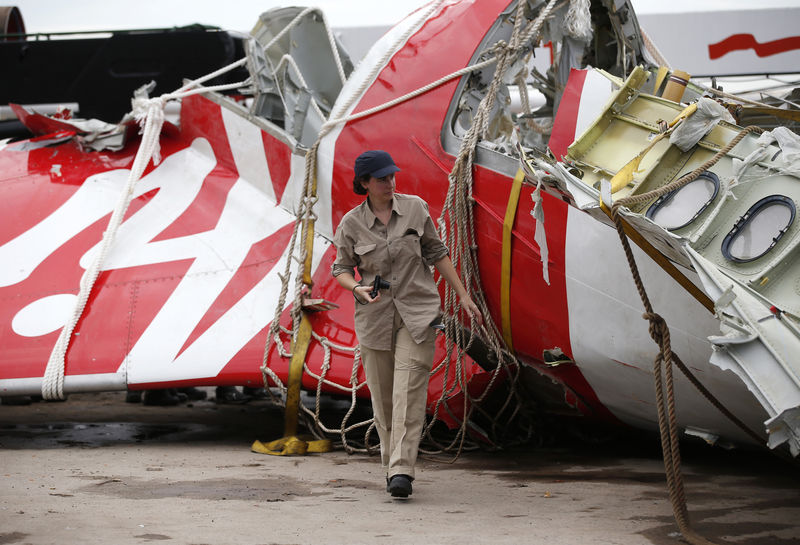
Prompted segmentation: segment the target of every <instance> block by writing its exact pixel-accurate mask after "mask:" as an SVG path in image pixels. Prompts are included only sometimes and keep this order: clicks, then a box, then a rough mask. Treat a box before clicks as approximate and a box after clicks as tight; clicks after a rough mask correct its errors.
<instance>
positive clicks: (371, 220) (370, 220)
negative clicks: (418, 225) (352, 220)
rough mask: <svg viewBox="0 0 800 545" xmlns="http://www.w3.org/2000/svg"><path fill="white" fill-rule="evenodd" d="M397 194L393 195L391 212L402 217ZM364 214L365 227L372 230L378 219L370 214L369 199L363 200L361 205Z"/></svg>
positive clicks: (372, 213) (373, 214)
mask: <svg viewBox="0 0 800 545" xmlns="http://www.w3.org/2000/svg"><path fill="white" fill-rule="evenodd" d="M397 201H398V199H397V193H395V196H394V198H393V199H392V212H394V213H395V214H397V215H398V216H402V215H403V212H402V210H401V209H400V204H399V203H398V202H397ZM361 206H362V208H363V212H364V221H366V223H367V227H368V228H370V229H372V227H373V226H374V225H375V222H376V221H378V217H377V216H376V215H375V213H374V212H372V208H370V207H369V197H367V198H366V199H364V202H363V203H361Z"/></svg>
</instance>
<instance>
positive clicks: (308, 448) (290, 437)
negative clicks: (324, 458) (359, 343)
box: [250, 312, 333, 456]
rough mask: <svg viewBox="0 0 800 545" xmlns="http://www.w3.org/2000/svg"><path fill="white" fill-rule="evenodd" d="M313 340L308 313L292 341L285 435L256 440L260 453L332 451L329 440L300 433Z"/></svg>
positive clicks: (280, 453) (292, 453)
mask: <svg viewBox="0 0 800 545" xmlns="http://www.w3.org/2000/svg"><path fill="white" fill-rule="evenodd" d="M310 342H311V320H309V319H308V315H307V314H306V313H305V312H304V313H303V317H302V319H301V320H300V327H299V329H298V332H297V337H296V339H295V340H294V341H293V342H292V360H291V363H290V364H289V380H288V387H287V390H286V409H285V413H284V428H283V429H284V432H283V437H282V438H280V439H276V440H275V441H270V442H269V443H262V442H261V441H258V440H256V441H255V442H253V445H252V446H251V447H250V449H251V450H252V451H253V452H258V453H260V454H272V455H275V456H289V455H303V454H307V453H309V452H330V451H331V450H332V448H333V447H332V445H331V442H330V441H329V440H327V439H322V440H315V439H314V438H313V437H311V436H297V418H298V414H299V410H300V384H301V381H302V378H303V365H304V364H305V361H306V354H307V353H308V345H309V343H310Z"/></svg>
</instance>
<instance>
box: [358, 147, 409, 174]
mask: <svg viewBox="0 0 800 545" xmlns="http://www.w3.org/2000/svg"><path fill="white" fill-rule="evenodd" d="M354 170H355V172H356V176H358V177H359V178H360V177H361V176H365V175H367V174H368V175H370V176H372V177H373V178H383V177H384V176H388V175H389V174H392V173H393V172H398V171H399V170H400V169H399V168H397V165H395V164H394V160H393V159H392V156H391V155H389V154H388V153H386V152H385V151H383V150H379V149H377V150H369V151H365V152H364V153H362V154H361V155H359V156H358V158H357V159H356V165H355V168H354Z"/></svg>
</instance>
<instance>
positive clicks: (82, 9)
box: [2, 0, 800, 33]
mask: <svg viewBox="0 0 800 545" xmlns="http://www.w3.org/2000/svg"><path fill="white" fill-rule="evenodd" d="M427 3H428V0H393V1H388V2H387V1H380V2H378V1H376V0H316V1H315V2H314V1H308V2H303V1H299V0H295V1H294V2H293V1H291V0H289V1H281V0H228V1H227V2H220V1H219V0H69V1H67V0H5V1H3V2H2V4H4V5H16V6H18V7H19V8H20V11H21V12H22V17H23V19H24V21H25V27H26V30H27V31H28V32H29V33H34V32H61V31H73V30H116V29H123V28H160V27H171V26H182V25H187V24H191V23H202V24H207V25H213V26H218V27H222V28H224V29H226V30H241V31H249V30H250V29H251V28H252V27H253V24H254V23H255V21H256V20H257V19H258V15H259V14H260V13H262V12H264V11H266V10H268V9H270V8H273V7H279V6H287V5H314V6H317V7H320V8H322V9H323V11H324V12H325V15H326V17H327V18H328V21H329V22H330V24H331V25H332V26H335V27H345V26H373V25H375V26H386V25H391V24H394V23H396V22H397V21H399V20H400V19H402V18H403V17H405V16H406V15H407V14H409V13H410V12H412V11H413V10H415V9H416V8H418V7H420V6H423V5H425V4H427ZM633 5H634V8H635V9H636V11H637V13H662V12H669V13H674V12H679V13H680V12H692V11H716V10H725V9H763V8H764V7H767V6H770V7H797V6H798V5H800V0H767V1H762V0H670V1H668V2H667V1H664V0H633Z"/></svg>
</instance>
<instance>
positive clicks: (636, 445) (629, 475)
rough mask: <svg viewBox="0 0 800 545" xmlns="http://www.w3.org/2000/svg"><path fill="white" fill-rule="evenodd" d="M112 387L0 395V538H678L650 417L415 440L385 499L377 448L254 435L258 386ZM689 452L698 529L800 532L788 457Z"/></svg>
mask: <svg viewBox="0 0 800 545" xmlns="http://www.w3.org/2000/svg"><path fill="white" fill-rule="evenodd" d="M210 392H211V393H212V394H213V389H210ZM124 398H125V394H124V393H122V392H116V393H103V394H81V395H72V396H70V398H69V400H67V401H65V402H58V403H53V402H39V403H33V404H31V405H28V406H8V405H0V483H2V484H1V485H0V545H3V544H17V543H19V544H35V545H40V544H41V545H46V544H59V545H61V544H64V543H67V544H71V543H80V544H85V545H94V544H109V543H115V544H128V543H154V542H172V543H181V544H191V545H201V544H214V545H216V544H227V543H231V544H233V543H236V544H237V545H242V544H273V545H293V544H314V545H317V544H361V543H364V544H367V543H369V544H375V543H387V544H389V543H391V544H405V543H408V544H419V543H433V544H458V545H468V544H489V543H491V544H505V543H509V544H510V543H513V544H518V543H539V542H541V543H547V544H548V545H559V544H569V545H577V544H584V543H586V544H593V545H595V544H596V545H601V544H609V545H611V544H615V545H629V544H631V545H632V544H655V545H666V544H678V543H683V542H682V541H681V539H680V537H681V536H680V535H679V534H678V532H677V527H676V526H675V523H674V520H673V518H672V512H671V506H670V502H669V498H668V492H667V488H666V484H665V479H664V469H663V463H662V461H661V458H660V450H659V443H658V438H657V437H656V436H652V435H649V434H636V435H630V434H629V435H625V436H623V437H622V438H620V439H618V440H616V441H610V442H606V443H604V444H594V443H588V442H587V443H580V442H575V441H569V442H563V441H562V442H556V443H554V444H552V445H549V446H546V447H535V446H525V447H522V446H521V447H515V448H512V449H508V450H505V451H501V452H481V451H476V452H468V453H465V454H463V455H462V456H461V457H460V458H459V459H458V460H457V461H455V462H453V463H450V462H451V456H448V455H441V456H421V458H420V462H419V466H418V471H417V478H416V480H415V481H414V494H413V495H412V497H411V498H409V499H408V500H393V499H392V498H391V497H390V496H389V495H388V494H387V493H386V491H385V482H384V476H383V475H382V473H381V468H380V463H379V461H378V459H377V458H376V457H374V456H372V457H370V456H367V455H360V454H358V455H348V454H347V453H345V452H344V451H343V450H336V451H334V452H331V453H328V454H315V455H309V456H302V457H277V456H268V455H263V454H256V453H253V452H251V451H250V449H249V447H250V444H251V443H252V442H253V440H254V439H261V440H272V439H276V438H278V437H280V436H281V434H282V433H281V432H282V426H283V415H282V412H281V410H280V409H279V408H278V407H276V406H274V405H273V404H271V403H269V402H263V401H260V402H252V403H249V404H246V405H218V404H216V403H214V402H213V401H210V400H206V401H199V402H194V403H189V404H184V405H181V406H177V407H148V406H143V405H142V404H130V403H125V401H124ZM683 470H684V475H685V482H686V494H687V497H688V500H689V512H690V515H691V520H692V523H693V525H694V527H695V529H696V530H697V531H698V532H699V533H700V534H701V535H703V536H705V537H707V538H709V539H712V540H714V541H716V542H718V543H724V542H727V543H736V544H743V545H767V544H769V545H788V544H800V468H798V465H797V464H795V463H789V462H785V461H783V460H780V459H778V458H777V457H775V456H774V455H772V454H770V453H768V452H766V451H763V452H762V451H757V452H747V451H726V450H722V449H720V448H712V447H708V446H705V445H700V444H695V443H689V444H688V445H684V448H683Z"/></svg>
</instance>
